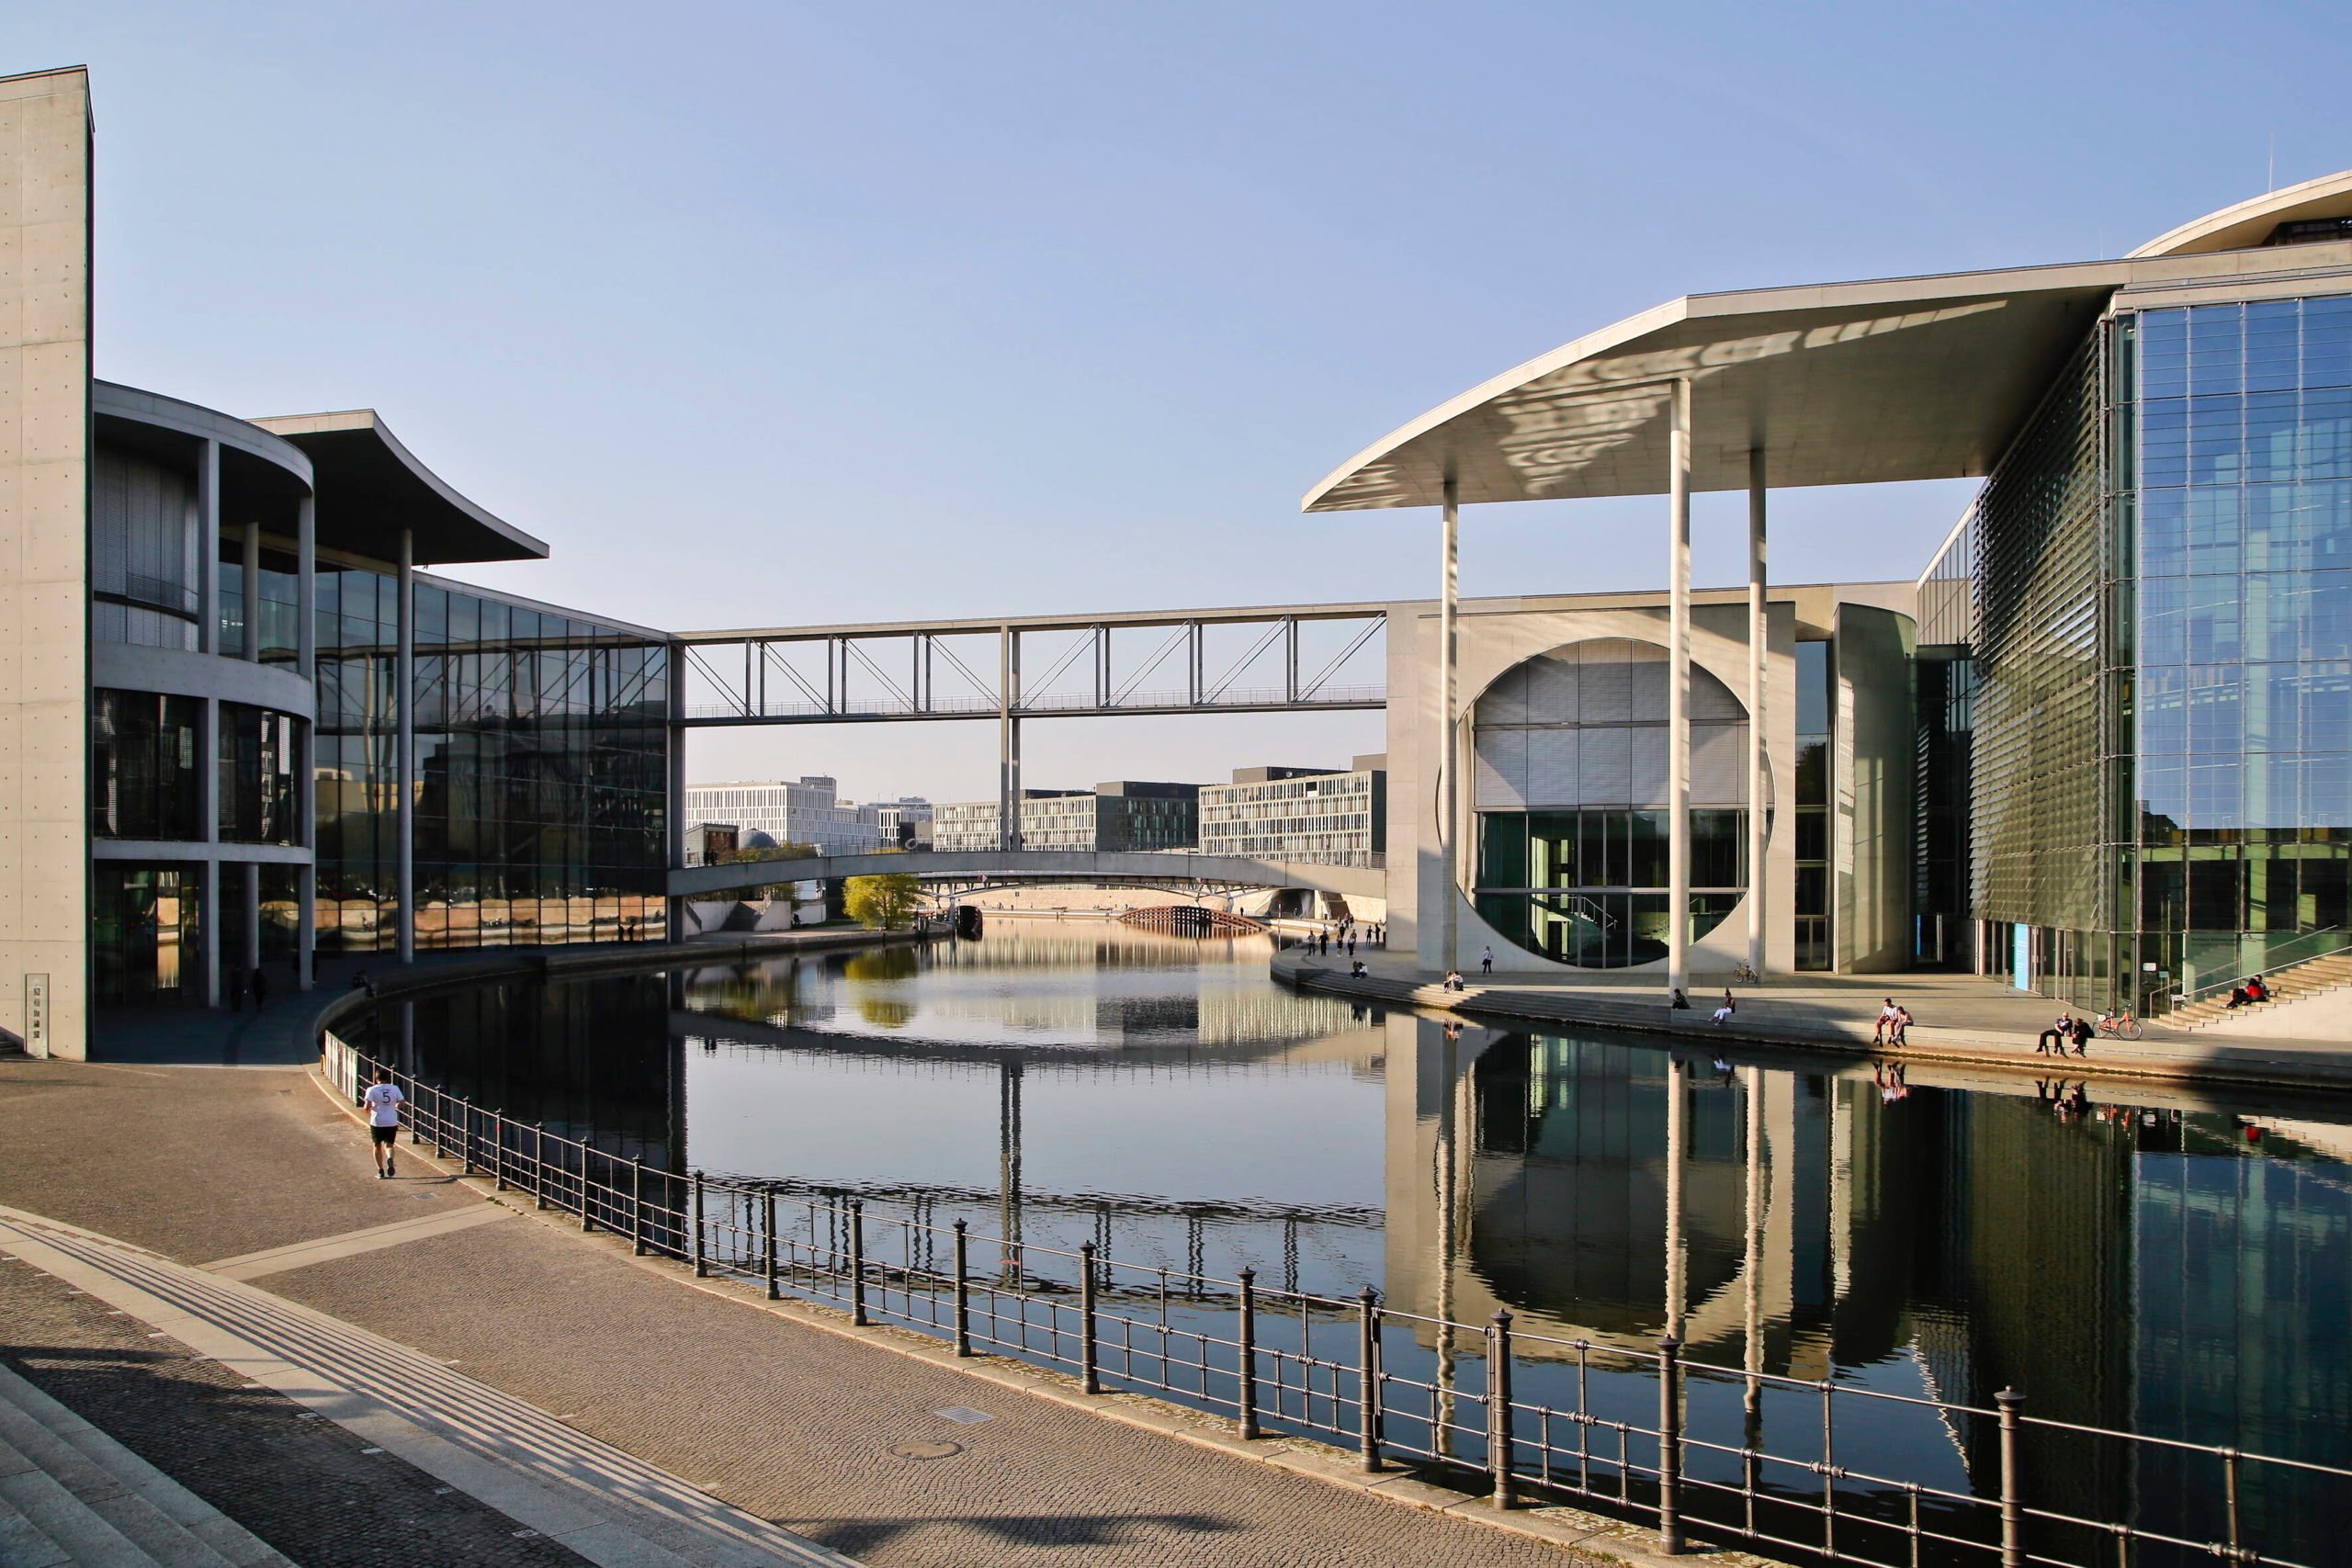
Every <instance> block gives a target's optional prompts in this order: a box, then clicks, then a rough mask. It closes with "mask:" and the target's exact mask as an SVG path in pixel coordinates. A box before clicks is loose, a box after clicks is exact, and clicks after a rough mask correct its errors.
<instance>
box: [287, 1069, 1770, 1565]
mask: <svg viewBox="0 0 2352 1568" xmlns="http://www.w3.org/2000/svg"><path fill="white" fill-rule="evenodd" d="M309 1077H310V1079H311V1083H312V1084H314V1085H315V1086H316V1087H317V1089H318V1090H319V1092H320V1093H321V1094H323V1095H324V1096H326V1098H327V1100H328V1102H329V1103H330V1104H333V1105H334V1106H335V1107H336V1108H337V1109H338V1110H340V1111H343V1113H344V1114H345V1115H346V1116H348V1117H350V1118H351V1119H352V1120H353V1121H354V1122H357V1121H358V1119H359V1112H358V1110H357V1108H356V1107H354V1106H348V1105H345V1104H344V1102H343V1095H342V1093H341V1092H340V1091H339V1090H337V1089H336V1088H335V1087H334V1085H333V1084H331V1083H329V1082H328V1081H327V1079H326V1075H325V1074H324V1073H323V1072H322V1071H320V1070H319V1069H318V1068H316V1067H313V1068H311V1071H310V1073H309ZM401 1154H402V1157H404V1158H407V1157H415V1158H418V1159H420V1160H422V1161H423V1162H424V1164H427V1165H429V1166H432V1167H433V1168H435V1169H437V1170H440V1171H441V1172H443V1173H444V1174H447V1175H449V1176H453V1177H458V1179H464V1177H463V1173H462V1172H461V1171H460V1170H459V1168H458V1162H457V1161H455V1160H444V1159H442V1158H441V1157H440V1156H437V1155H434V1154H431V1153H429V1152H427V1151H426V1149H425V1146H424V1145H417V1146H416V1147H415V1148H414V1149H403V1150H402V1151H401ZM479 1179H481V1180H482V1181H483V1182H485V1183H487V1182H488V1180H489V1178H487V1177H482V1178H479ZM481 1196H482V1198H483V1200H484V1201H488V1202H492V1203H496V1204H499V1205H501V1206H502V1207H504V1208H507V1209H511V1210H513V1211H514V1212H515V1213H518V1214H520V1215H522V1216H523V1217H524V1218H526V1219H530V1220H536V1221H537V1222H539V1223H540V1224H543V1225H546V1226H547V1227H548V1228H549V1229H551V1230H553V1231H554V1232H556V1234H558V1235H561V1236H562V1237H564V1239H565V1240H566V1241H567V1242H568V1243H571V1244H574V1245H579V1244H585V1245H588V1246H590V1247H594V1248H595V1249H596V1250H597V1251H600V1252H603V1253H604V1254H605V1256H607V1257H609V1258H616V1259H618V1260H619V1261H621V1262H624V1263H628V1264H629V1265H631V1266H632V1267H634V1268H638V1269H643V1270H645V1271H646V1272H648V1273H650V1274H653V1275H655V1276H657V1277H659V1278H661V1279H663V1280H670V1281H671V1282H673V1283H674V1284H679V1285H683V1286H685V1287H686V1288H687V1289H689V1290H693V1291H697V1292H701V1293H702V1294H704V1295H707V1296H715V1297H717V1298H718V1300H720V1301H723V1302H729V1303H733V1304H735V1305H737V1306H741V1307H748V1308H750V1309H752V1311H755V1312H761V1313H764V1314H767V1315H769V1316H772V1317H778V1318H782V1319H784V1320H785V1321H786V1322H787V1323H794V1324H798V1325H801V1326H803V1327H807V1328H813V1329H815V1330H817V1331H818V1332H820V1333H822V1334H830V1335H832V1336H834V1337H837V1338H841V1339H848V1340H853V1341H854V1342H856V1343H857V1344H860V1345H867V1346H872V1347H874V1348H877V1349H882V1350H888V1351H889V1352H890V1353H891V1354H893V1355H897V1356H904V1357H906V1358H908V1359H910V1360H917V1361H922V1362H925V1363H927V1364H929V1365H931V1366H933V1367H936V1368H938V1369H940V1370H941V1371H951V1372H955V1373H956V1374H957V1375H959V1376H962V1377H967V1378H970V1379H972V1380H973V1381H975V1382H984V1383H988V1384H990V1385H991V1386H994V1387H997V1388H1001V1389H1006V1390H1009V1391H1011V1392H1013V1393H1023V1394H1027V1395H1029V1396H1031V1397H1033V1398H1036V1399H1042V1400H1045V1401H1046V1402H1047V1403H1048V1404H1057V1405H1060V1406H1062V1407H1063V1408H1065V1409H1069V1410H1077V1411H1083V1412H1084V1413H1086V1414H1087V1415H1090V1416H1096V1417H1099V1418H1101V1419H1103V1420H1107V1421H1113V1422H1116V1423H1117V1424H1119V1425H1120V1426H1123V1427H1134V1428H1136V1429H1137V1430H1140V1431H1146V1432H1152V1433H1156V1434H1158V1435H1159V1436H1161V1437H1164V1438H1174V1439H1176V1440H1177V1441H1179V1442H1182V1443H1189V1444H1191V1445H1192V1446H1193V1447H1195V1448H1202V1449H1208V1450H1212V1451H1214V1452H1216V1453H1221V1454H1226V1455H1228V1456H1230V1457H1232V1458H1236V1459H1242V1460H1247V1461H1250V1462H1251V1463H1254V1464H1261V1465H1265V1466H1267V1467H1269V1468H1270V1469H1274V1470H1279V1471H1283V1472H1285V1473H1288V1474H1292V1475H1296V1476H1301V1477H1304V1478H1306V1479H1307V1480H1312V1481H1319V1482H1323V1483H1326V1484H1328V1485H1332V1486H1337V1487H1340V1488H1341V1489H1342V1490H1345V1491H1350V1492H1353V1493H1356V1494H1358V1495H1362V1496H1368V1497H1377V1498H1379V1499H1381V1500H1382V1501H1383V1502H1386V1503H1392V1504H1397V1505H1400V1506H1405V1507H1409V1508H1416V1509H1419V1510H1420V1511H1422V1512H1425V1513H1440V1514H1445V1515H1447V1516H1448V1517H1453V1518H1459V1519H1462V1520H1464V1521H1466V1522H1469V1523H1473V1524H1477V1525H1482V1526H1484V1527H1486V1528H1487V1529H1498V1530H1502V1531H1505V1532H1507V1533H1509V1534H1512V1535H1518V1536H1524V1537H1528V1538H1530V1539H1532V1540H1540V1541H1543V1542H1544V1543H1545V1544H1547V1545H1551V1546H1556V1547H1560V1548H1563V1549H1565V1550H1567V1551H1571V1552H1574V1553H1580V1554H1582V1555H1583V1556H1586V1557H1589V1558H1597V1559H1600V1560H1601V1561H1603V1562H1616V1563H1623V1564H1626V1565H1628V1568H1664V1565H1665V1564H1668V1563H1684V1562H1691V1563H1700V1564H1703V1565H1705V1568H1787V1565H1786V1564H1783V1563H1781V1562H1780V1561H1779V1560H1777V1559H1774V1558H1768V1557H1760V1556H1757V1555H1755V1554H1754V1553H1751V1552H1747V1551H1737V1550H1735V1549H1731V1548H1707V1547H1703V1546H1701V1545H1699V1544H1698V1543H1697V1542H1696V1541H1695V1540H1693V1541H1691V1544H1689V1545H1687V1546H1686V1547H1685V1549H1684V1551H1683V1552H1682V1554H1681V1555H1679V1556H1677V1557H1668V1555H1667V1554H1666V1552H1665V1551H1664V1550H1663V1548H1662V1546H1661V1545H1660V1543H1659V1542H1658V1540H1657V1536H1656V1535H1654V1534H1652V1533H1650V1532H1648V1531H1645V1530H1643V1529H1641V1528H1640V1527H1639V1526H1637V1525H1634V1524H1631V1523H1629V1522H1627V1521H1625V1520H1623V1519H1616V1518H1611V1517H1608V1516H1606V1515H1601V1514H1590V1513H1586V1512H1584V1511H1583V1510H1581V1509H1577V1508H1573V1507H1568V1506H1552V1505H1543V1506H1532V1507H1527V1508H1522V1509H1515V1510H1513V1511H1511V1512H1510V1513H1502V1512H1498V1510H1497V1509H1496V1508H1495V1507H1494V1506H1493V1505H1492V1504H1491V1502H1490V1501H1489V1500H1488V1499H1487V1496H1486V1495H1483V1494H1480V1493H1475V1492H1465V1491H1464V1490H1462V1489H1461V1488H1460V1487H1456V1486H1449V1485H1446V1484H1444V1483H1442V1481H1439V1480H1436V1479H1434V1478H1433V1477H1434V1475H1435V1473H1436V1472H1423V1471H1421V1470H1419V1469H1417V1468H1415V1467H1413V1466H1411V1465H1408V1464H1405V1463H1402V1462H1399V1461H1390V1462H1389V1464H1388V1466H1387V1468H1386V1469H1385V1470H1383V1471H1382V1472H1379V1473H1378V1474H1374V1475H1367V1474H1365V1473H1363V1471H1362V1470H1361V1469H1359V1468H1358V1461H1357V1460H1356V1458H1355V1456H1354V1455H1353V1454H1352V1453H1351V1452H1350V1451H1348V1450H1340V1449H1337V1448H1333V1447H1331V1446H1329V1445H1328V1444H1324V1443H1318V1442H1316V1441H1314V1440H1313V1439H1311V1438H1294V1437H1288V1436H1284V1435H1280V1434H1277V1435H1274V1436H1272V1437H1267V1438H1257V1439H1254V1440H1244V1439H1243V1438H1240V1437H1238V1436H1237V1435H1235V1434H1233V1433H1231V1432H1227V1431H1223V1430H1216V1429H1204V1425H1203V1424H1204V1423H1206V1422H1210V1421H1214V1420H1215V1419H1216V1418H1215V1417H1213V1416H1204V1415H1203V1414H1202V1413H1201V1412H1199V1411H1196V1410H1193V1409H1190V1408H1188V1407H1186V1406H1184V1405H1181V1404H1172V1403H1170V1402H1169V1401H1166V1400H1162V1399H1159V1398H1156V1397H1154V1396H1153V1395H1150V1394H1148V1393H1136V1392H1135V1391H1132V1390H1127V1389H1119V1390H1115V1391H1113V1392H1111V1393H1107V1394H1093V1395H1089V1394H1086V1393H1082V1392H1080V1385H1079V1381H1078V1379H1076V1378H1075V1377H1070V1376H1067V1375H1065V1374H1062V1373H1058V1372H1055V1371H1050V1370H1048V1369H1046V1368H1043V1367H1036V1366H1032V1365H1030V1364H1029V1363H1027V1362H1024V1361H1017V1360H1013V1359H1008V1358H998V1357H993V1356H984V1357H978V1358H974V1359H963V1358H961V1357H958V1356H957V1355H956V1353H955V1349H954V1348H953V1347H952V1346H951V1345H949V1344H948V1343H947V1342H946V1341H944V1340H940V1339H934V1338H933V1337H931V1336H929V1335H926V1334H922V1333H919V1332H917V1331H916V1330H913V1329H910V1328H901V1327H899V1326H897V1325H890V1324H874V1325H867V1326H865V1327H860V1326H858V1325H855V1324H853V1323H852V1322H851V1321H850V1319H849V1314H847V1313H845V1312H836V1311H832V1310H830V1309H827V1308H825V1307H822V1306H820V1305H818V1304H817V1303H813V1302H804V1301H794V1300H788V1299H787V1300H785V1301H777V1302H771V1301H768V1300H766V1299H765V1298H764V1296H763V1295H754V1294H752V1293H751V1292H752V1291H754V1290H757V1289H760V1287H759V1285H758V1282H757V1281H747V1280H722V1279H716V1278H714V1279H705V1280H697V1279H695V1277H694V1276H693V1274H692V1273H691V1271H690V1270H689V1269H688V1266H687V1265H685V1264H683V1263H679V1262H677V1261H676V1260H675V1259H673V1258H658V1257H643V1258H640V1257H638V1256H636V1255H634V1254H633V1253H631V1252H629V1251H628V1250H627V1249H626V1241H625V1238H623V1239H616V1238H614V1237H612V1236H609V1235H605V1234H603V1233H598V1234H597V1235H593V1236H591V1235H582V1234H581V1233H580V1232H579V1231H578V1230H577V1229H576V1228H575V1225H574V1224H563V1223H561V1222H563V1221H564V1220H566V1219H567V1218H571V1216H567V1215H564V1214H562V1213H558V1212H557V1211H554V1210H548V1211H546V1212H544V1213H542V1212H541V1211H539V1210H538V1209H537V1208H535V1207H534V1206H533V1205H532V1203H531V1201H530V1194H529V1193H527V1192H523V1191H521V1190H516V1191H513V1192H505V1193H501V1192H497V1191H494V1190H492V1189H491V1188H489V1187H488V1186H487V1185H485V1186H484V1187H483V1188H482V1189H481ZM575 1223H576V1222H575ZM1686 1539H1688V1538H1686Z"/></svg>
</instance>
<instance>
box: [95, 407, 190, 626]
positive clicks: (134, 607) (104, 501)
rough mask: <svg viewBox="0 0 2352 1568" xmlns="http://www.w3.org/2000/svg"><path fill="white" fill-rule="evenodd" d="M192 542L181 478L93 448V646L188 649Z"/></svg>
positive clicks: (186, 488) (143, 460) (141, 460)
mask: <svg viewBox="0 0 2352 1568" xmlns="http://www.w3.org/2000/svg"><path fill="white" fill-rule="evenodd" d="M196 534H197V527H196V485H195V482H194V481H193V480H192V479H189V477H188V476H187V475H186V474H184V473H181V472H179V471H178V470H176V469H174V468H167V467H166V466H164V464H162V463H158V462H155V461H153V459H151V458H148V457H142V456H140V455H137V454H134V453H129V452H123V451H119V450H117V449H115V448H114V447H112V446H107V445H106V444H105V443H103V442H101V443H100V444H99V446H98V447H97V450H96V453H95V455H94V456H93V458H92V461H91V465H90V637H91V638H92V640H94V641H96V642H114V643H129V644H131V645H133V646H135V647H140V648H174V649H183V650H193V649H195V647H196V642H197V638H196V631H197V626H196V616H197V605H198V591H199V588H200V583H199V581H198V579H199V577H200V575H201V565H202V557H201V555H200V554H199V553H198V542H197V536H196Z"/></svg>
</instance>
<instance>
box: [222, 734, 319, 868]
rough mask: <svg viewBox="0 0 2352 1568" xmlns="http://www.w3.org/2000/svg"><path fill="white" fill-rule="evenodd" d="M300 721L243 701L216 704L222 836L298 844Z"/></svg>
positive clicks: (235, 840)
mask: <svg viewBox="0 0 2352 1568" xmlns="http://www.w3.org/2000/svg"><path fill="white" fill-rule="evenodd" d="M301 730H302V724H301V721H300V719H297V718H294V717H291V716H288V715H286V714H282V713H272V712H270V711H269V710H268V709H267V708H257V707H253V706H250V705H247V704H244V703H226V702H224V703H222V704H221V705H220V747H219V750H220V756H219V758H218V760H217V763H216V765H217V767H218V768H219V771H220V772H219V784H218V789H217V802H218V809H219V814H220V837H221V838H222V839H224V840H229V841H231V842H233V843H241V844H299V843H300V842H301V841H302V840H301V832H300V823H298V822H297V821H296V819H295V816H296V806H297V798H298V797H297V795H296V794H295V790H294V779H295V772H294V770H295V769H296V768H298V767H300V765H301V759H300V754H299V753H300V747H301V742H302V736H301Z"/></svg>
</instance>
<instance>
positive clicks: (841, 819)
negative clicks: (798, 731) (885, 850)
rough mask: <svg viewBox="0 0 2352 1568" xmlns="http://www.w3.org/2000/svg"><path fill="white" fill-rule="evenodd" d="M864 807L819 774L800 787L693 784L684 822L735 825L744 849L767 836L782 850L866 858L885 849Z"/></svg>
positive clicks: (688, 792)
mask: <svg viewBox="0 0 2352 1568" xmlns="http://www.w3.org/2000/svg"><path fill="white" fill-rule="evenodd" d="M864 810H865V808H864V807H857V806H853V805H850V804H848V803H846V802H844V801H842V799H841V798H840V794H839V786H838V784H836V782H835V781H834V780H832V779H830V778H827V777H825V776H824V775H823V774H821V773H804V774H803V775H801V778H800V781H799V782H798V783H797V784H788V783H786V782H784V781H782V780H769V781H762V782H753V783H736V784H690V785H688V786H687V788H686V820H687V821H689V822H731V823H733V824H734V825H735V826H736V827H737V828H738V829H741V833H742V839H743V841H744V842H745V843H749V842H750V841H751V837H752V834H754V833H765V834H766V835H768V837H770V838H771V839H774V840H775V841H776V842H777V843H779V844H814V845H816V846H817V849H818V852H820V853H821V854H829V855H854V854H865V853H869V852H873V851H875V850H878V849H881V848H882V847H883V842H884V841H883V835H882V829H881V828H880V827H879V825H878V824H876V822H874V821H871V820H868V819H867V818H865V816H864V815H863V813H864Z"/></svg>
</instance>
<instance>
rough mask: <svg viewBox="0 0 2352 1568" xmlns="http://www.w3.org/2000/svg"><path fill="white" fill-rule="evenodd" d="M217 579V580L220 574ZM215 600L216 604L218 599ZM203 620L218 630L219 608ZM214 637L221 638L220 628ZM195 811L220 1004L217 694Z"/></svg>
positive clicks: (208, 987)
mask: <svg viewBox="0 0 2352 1568" xmlns="http://www.w3.org/2000/svg"><path fill="white" fill-rule="evenodd" d="M213 581H216V582H217V577H216V578H215V579H213ZM213 603H214V604H215V605H216V606H217V605H218V604H219V600H218V599H217V598H215V599H214V600H213ZM204 624H205V625H206V626H214V627H216V628H217V626H218V625H219V616H218V614H217V609H216V613H215V614H214V615H209V616H207V618H206V620H205V623H204ZM214 636H215V640H216V641H217V640H218V632H217V629H216V632H215V634H214ZM196 815H197V823H198V828H199V829H200V832H199V833H198V837H200V838H201V839H203V840H204V864H203V866H202V868H201V869H200V870H199V871H198V874H197V920H198V943H197V945H198V948H199V949H200V950H201V953H200V954H199V958H198V962H200V963H201V964H203V974H202V976H201V977H200V979H199V982H198V984H199V987H200V988H201V989H202V991H203V993H204V1005H205V1006H206V1007H209V1008H217V1007H219V1006H220V945H221V942H222V941H223V940H224V939H223V937H222V934H221V933H222V932H224V931H227V930H228V929H229V923H228V921H227V920H226V919H224V918H223V911H222V909H221V908H220V699H219V698H217V697H207V698H205V699H204V706H203V708H202V710H201V713H200V715H199V716H198V719H197V727H196Z"/></svg>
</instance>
